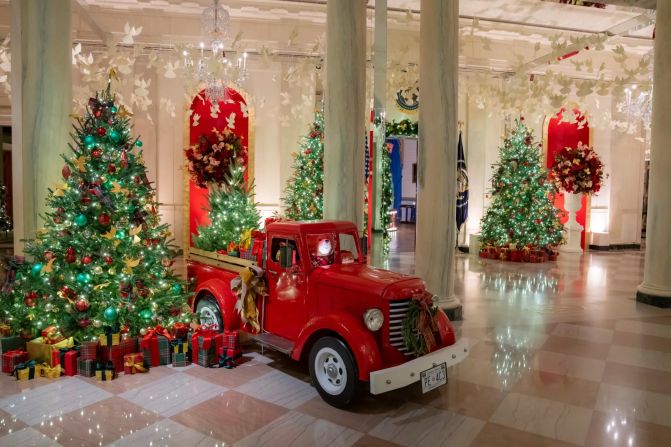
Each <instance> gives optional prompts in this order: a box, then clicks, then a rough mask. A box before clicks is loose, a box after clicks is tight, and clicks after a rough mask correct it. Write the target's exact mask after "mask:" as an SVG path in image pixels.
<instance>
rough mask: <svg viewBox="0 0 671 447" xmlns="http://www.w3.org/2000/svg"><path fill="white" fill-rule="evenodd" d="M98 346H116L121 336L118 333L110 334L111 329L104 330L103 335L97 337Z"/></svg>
mask: <svg viewBox="0 0 671 447" xmlns="http://www.w3.org/2000/svg"><path fill="white" fill-rule="evenodd" d="M98 342H99V343H100V346H117V345H119V343H121V334H120V333H119V332H112V328H107V329H105V333H104V334H100V336H99V337H98Z"/></svg>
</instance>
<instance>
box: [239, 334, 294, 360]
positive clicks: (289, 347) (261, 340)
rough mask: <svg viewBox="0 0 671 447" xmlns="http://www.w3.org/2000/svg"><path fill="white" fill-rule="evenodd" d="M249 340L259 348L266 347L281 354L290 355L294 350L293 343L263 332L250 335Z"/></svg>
mask: <svg viewBox="0 0 671 447" xmlns="http://www.w3.org/2000/svg"><path fill="white" fill-rule="evenodd" d="M250 338H251V339H252V340H254V341H255V342H257V343H258V344H260V345H261V346H267V347H268V348H270V349H272V350H275V351H279V352H281V353H282V354H287V355H290V354H291V352H292V351H293V350H294V342H292V341H291V340H287V339H286V338H283V337H279V336H277V335H273V334H271V333H268V332H264V333H263V334H254V335H251V336H250Z"/></svg>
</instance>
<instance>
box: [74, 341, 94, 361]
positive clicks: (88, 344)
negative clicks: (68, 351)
mask: <svg viewBox="0 0 671 447" xmlns="http://www.w3.org/2000/svg"><path fill="white" fill-rule="evenodd" d="M79 356H80V357H81V359H82V360H95V359H97V358H98V340H94V341H85V342H84V343H82V345H81V347H80V348H79Z"/></svg>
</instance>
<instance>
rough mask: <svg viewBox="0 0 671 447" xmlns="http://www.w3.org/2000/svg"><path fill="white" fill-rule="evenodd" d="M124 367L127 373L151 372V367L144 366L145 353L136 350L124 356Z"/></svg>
mask: <svg viewBox="0 0 671 447" xmlns="http://www.w3.org/2000/svg"><path fill="white" fill-rule="evenodd" d="M123 367H124V373H125V374H137V373H146V372H149V368H147V367H145V366H144V355H142V353H141V352H134V353H132V354H126V355H124V356H123Z"/></svg>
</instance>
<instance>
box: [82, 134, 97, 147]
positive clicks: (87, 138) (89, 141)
mask: <svg viewBox="0 0 671 447" xmlns="http://www.w3.org/2000/svg"><path fill="white" fill-rule="evenodd" d="M95 142H96V139H95V137H94V136H93V135H86V136H85V137H84V144H86V145H87V146H93V145H94V144H95Z"/></svg>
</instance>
